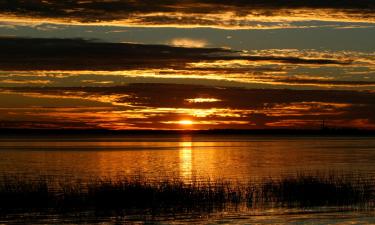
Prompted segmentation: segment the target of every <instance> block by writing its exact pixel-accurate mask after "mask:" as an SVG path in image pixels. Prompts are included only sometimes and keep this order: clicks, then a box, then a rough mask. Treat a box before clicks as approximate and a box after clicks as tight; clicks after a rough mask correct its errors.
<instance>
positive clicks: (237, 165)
mask: <svg viewBox="0 0 375 225" xmlns="http://www.w3.org/2000/svg"><path fill="white" fill-rule="evenodd" d="M0 170H1V171H2V173H4V174H8V175H9V174H22V176H28V177H30V179H32V177H35V176H38V175H47V176H53V177H55V178H56V179H89V178H97V177H110V178H113V179H116V178H117V177H119V176H122V177H123V176H139V175H140V176H142V177H145V178H147V179H156V180H160V179H165V178H176V177H178V178H181V179H183V180H184V181H186V182H189V181H190V180H192V179H205V180H207V179H208V178H210V179H212V180H216V179H225V180H233V181H238V182H246V181H247V180H248V179H262V178H267V177H282V176H289V175H293V174H296V173H299V172H304V171H305V172H316V171H320V172H327V171H328V172H332V171H339V172H340V173H347V174H357V173H360V174H361V175H363V176H365V177H371V176H373V175H374V174H375V139H374V138H373V137H313V136H311V137H292V136H288V137H270V136H264V137H261V136H245V135H241V136H209V135H195V136H188V135H186V136H123V137H116V138H108V137H102V138H101V137H91V138H90V137H88V138H72V137H59V138H42V137H40V138H34V139H27V138H1V139H0ZM257 213H258V214H254V212H238V211H237V212H236V211H233V212H230V213H229V212H228V213H227V214H225V213H224V214H223V213H221V214H213V215H210V216H207V217H203V218H202V217H198V218H199V219H198V220H197V221H195V220H194V221H195V222H196V223H203V222H204V223H211V222H212V223H239V224H242V223H246V222H250V223H252V222H254V223H255V222H256V223H288V221H289V222H291V223H292V222H293V223H297V224H298V223H300V222H301V221H310V223H314V224H315V222H316V221H315V222H314V218H316V217H321V220H320V221H326V222H322V224H327V223H328V222H327V221H330V222H329V223H332V224H335V223H336V222H340V221H341V222H340V223H344V222H345V223H346V222H353V221H361V222H360V223H359V224H363V223H370V224H371V223H372V222H374V223H375V221H374V214H373V213H371V212H370V213H369V212H366V213H361V212H349V213H348V212H339V213H337V212H335V211H334V212H331V211H330V210H328V211H327V210H323V212H321V211H320V210H318V211H311V212H308V213H306V211H304V210H300V211H299V213H290V212H285V211H283V210H281V209H278V210H276V209H274V210H271V211H269V212H266V211H263V212H257ZM31 217H32V216H31ZM39 217H40V218H39ZM39 217H38V218H39V219H40V221H42V222H41V223H43V221H45V219H46V218H47V219H48V218H50V217H53V215H45V217H43V216H40V215H39ZM25 218H27V216H26V217H25ZM32 218H34V217H32ZM8 219H9V218H8ZM34 219H35V218H34ZM107 219H108V218H107ZM164 219H165V218H164ZM190 219H191V218H190ZM10 220H11V219H10ZM54 220H55V221H60V222H62V220H61V218H60V219H58V218H57V219H54ZM139 220H140V221H144V219H139ZM2 221H4V220H2ZM2 221H1V220H0V223H1V222H2ZM5 221H6V220H5ZM11 221H12V220H11ZM38 221H39V220H38ZM162 221H164V222H165V223H168V222H171V221H182V222H183V221H185V220H184V217H183V216H182V219H181V218H180V219H176V218H175V217H173V219H170V218H169V217H167V219H165V220H162ZM194 221H190V222H194ZM228 221H229V222H228ZM86 222H87V221H86ZM185 222H186V221H185ZM68 223H69V221H68Z"/></svg>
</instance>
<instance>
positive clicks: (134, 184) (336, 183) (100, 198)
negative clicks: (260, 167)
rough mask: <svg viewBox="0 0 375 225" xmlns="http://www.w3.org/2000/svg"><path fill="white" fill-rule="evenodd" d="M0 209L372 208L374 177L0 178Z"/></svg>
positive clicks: (374, 200) (374, 199)
mask: <svg viewBox="0 0 375 225" xmlns="http://www.w3.org/2000/svg"><path fill="white" fill-rule="evenodd" d="M0 181H1V182H0V209H1V210H7V209H22V208H23V209H30V208H32V209H37V208H53V209H61V210H67V209H70V210H78V209H100V210H113V209H129V208H138V209H174V210H178V209H180V210H188V209H199V210H206V209H218V208H223V207H226V206H228V205H231V206H233V205H244V206H247V207H250V208H252V207H267V206H271V207H321V206H356V207H357V206H358V207H365V208H372V207H374V202H375V189H374V187H375V183H374V182H373V179H363V178H361V177H358V176H357V177H348V176H339V175H303V174H302V175H297V176H294V177H286V178H280V179H271V178H270V179H265V180H263V181H262V182H248V183H247V184H235V183H231V182H226V181H215V182H210V181H205V182H203V181H193V182H191V183H184V182H183V181H181V180H166V181H160V182H155V181H152V182H151V181H148V180H147V179H142V178H130V179H128V178H121V179H118V180H110V179H92V180H90V181H88V182H78V181H77V182H73V183H56V182H54V181H53V180H52V179H48V178H45V177H39V178H38V179H33V180H30V179H21V177H3V178H2V179H1V178H0Z"/></svg>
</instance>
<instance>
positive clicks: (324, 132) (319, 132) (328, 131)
mask: <svg viewBox="0 0 375 225" xmlns="http://www.w3.org/2000/svg"><path fill="white" fill-rule="evenodd" d="M188 134H191V135H274V136H284V135H285V136H375V130H362V129H354V128H325V129H210V130H106V129H0V137H4V136H20V135H21V136H23V135H26V136H39V135H44V136H50V135H69V136H70V135H72V136H76V135H90V136H91V135H104V136H109V135H188Z"/></svg>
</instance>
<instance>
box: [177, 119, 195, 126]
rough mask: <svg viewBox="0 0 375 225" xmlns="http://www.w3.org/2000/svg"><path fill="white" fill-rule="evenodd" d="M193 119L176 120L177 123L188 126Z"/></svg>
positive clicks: (191, 123)
mask: <svg viewBox="0 0 375 225" xmlns="http://www.w3.org/2000/svg"><path fill="white" fill-rule="evenodd" d="M193 123H194V122H193V121H191V120H180V121H178V124H180V125H186V126H188V125H193Z"/></svg>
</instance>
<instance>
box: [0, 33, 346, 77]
mask: <svg viewBox="0 0 375 225" xmlns="http://www.w3.org/2000/svg"><path fill="white" fill-rule="evenodd" d="M180 43H181V44H188V41H186V40H185V41H184V42H180ZM191 44H192V45H194V44H195V45H197V43H196V42H194V41H192V42H191ZM0 47H1V50H2V51H1V52H0V59H1V61H0V66H1V68H2V70H124V69H139V68H166V67H167V68H170V69H173V68H176V69H181V68H184V67H185V66H186V65H187V64H188V63H193V62H200V61H204V60H206V61H211V62H212V61H218V60H224V61H230V60H245V61H253V62H255V61H257V62H258V61H259V62H260V61H274V62H280V63H290V64H317V65H325V64H337V65H347V64H350V61H341V60H336V59H328V58H301V57H293V56H292V57H291V56H272V55H271V56H265V55H247V54H243V53H241V52H236V51H231V50H226V49H219V48H198V47H197V46H194V48H191V47H173V46H166V45H142V44H130V43H102V42H97V41H87V40H82V39H38V38H31V39H27V38H0Z"/></svg>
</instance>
